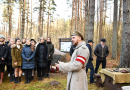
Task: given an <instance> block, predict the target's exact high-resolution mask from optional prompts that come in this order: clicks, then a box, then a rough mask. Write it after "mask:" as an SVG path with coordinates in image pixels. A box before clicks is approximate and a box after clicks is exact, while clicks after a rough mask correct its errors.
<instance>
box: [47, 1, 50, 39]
mask: <svg viewBox="0 0 130 90" xmlns="http://www.w3.org/2000/svg"><path fill="white" fill-rule="evenodd" d="M49 9H50V1H49V7H48V19H47V37H48V30H49V14H50V12H49Z"/></svg>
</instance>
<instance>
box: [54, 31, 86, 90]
mask: <svg viewBox="0 0 130 90" xmlns="http://www.w3.org/2000/svg"><path fill="white" fill-rule="evenodd" d="M72 43H73V45H75V46H76V48H75V51H74V52H73V54H72V57H71V61H70V62H68V63H64V62H60V61H58V62H59V64H57V63H55V66H56V67H58V68H59V70H60V71H63V72H68V76H67V88H66V90H88V83H87V76H86V72H85V70H84V67H85V66H86V64H87V62H88V59H89V50H88V48H87V46H86V43H85V41H84V38H83V35H82V34H81V33H80V32H78V31H75V32H74V33H73V34H72Z"/></svg>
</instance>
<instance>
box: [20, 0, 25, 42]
mask: <svg viewBox="0 0 130 90" xmlns="http://www.w3.org/2000/svg"><path fill="white" fill-rule="evenodd" d="M25 3H26V0H23V10H22V26H21V34H20V39H22V38H24V27H25Z"/></svg>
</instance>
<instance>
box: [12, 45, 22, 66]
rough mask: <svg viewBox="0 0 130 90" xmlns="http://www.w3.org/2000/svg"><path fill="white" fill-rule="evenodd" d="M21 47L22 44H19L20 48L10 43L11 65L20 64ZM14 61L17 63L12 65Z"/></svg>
mask: <svg viewBox="0 0 130 90" xmlns="http://www.w3.org/2000/svg"><path fill="white" fill-rule="evenodd" d="M22 48H23V46H22V44H21V45H20V49H18V48H17V45H11V56H12V67H18V66H22V61H23V60H22V56H21V52H22ZM15 62H17V65H14V63H15Z"/></svg>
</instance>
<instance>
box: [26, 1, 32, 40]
mask: <svg viewBox="0 0 130 90" xmlns="http://www.w3.org/2000/svg"><path fill="white" fill-rule="evenodd" d="M28 14H29V0H28V8H27V26H26V38H28V35H29V33H28V22H29V21H28ZM30 39H31V38H30Z"/></svg>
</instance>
